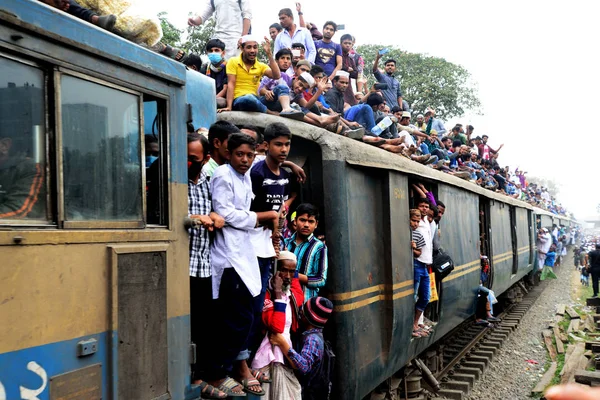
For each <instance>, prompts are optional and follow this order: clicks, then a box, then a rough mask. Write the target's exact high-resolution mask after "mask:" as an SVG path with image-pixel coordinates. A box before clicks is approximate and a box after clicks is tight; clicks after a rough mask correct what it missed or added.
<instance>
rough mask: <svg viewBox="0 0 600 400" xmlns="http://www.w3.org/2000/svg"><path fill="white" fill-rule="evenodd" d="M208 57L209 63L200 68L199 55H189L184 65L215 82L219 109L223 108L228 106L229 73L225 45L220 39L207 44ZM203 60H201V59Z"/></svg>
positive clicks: (184, 60)
mask: <svg viewBox="0 0 600 400" xmlns="http://www.w3.org/2000/svg"><path fill="white" fill-rule="evenodd" d="M205 49H206V55H207V57H208V62H206V63H202V62H201V63H200V66H199V67H198V63H197V61H196V60H197V59H200V57H199V56H198V55H197V54H189V55H187V56H186V57H184V59H183V61H182V62H183V63H184V64H185V65H187V66H188V67H190V68H191V69H194V70H196V71H198V72H200V73H201V74H204V75H206V76H208V77H210V78H212V79H214V80H215V92H216V95H217V108H223V107H225V106H226V105H227V100H226V99H225V98H226V97H227V72H226V68H225V67H226V65H227V62H226V61H225V43H224V42H223V41H222V40H220V39H210V40H209V41H208V42H206V46H205ZM200 60H201V59H200Z"/></svg>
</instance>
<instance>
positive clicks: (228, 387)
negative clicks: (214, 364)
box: [217, 377, 246, 397]
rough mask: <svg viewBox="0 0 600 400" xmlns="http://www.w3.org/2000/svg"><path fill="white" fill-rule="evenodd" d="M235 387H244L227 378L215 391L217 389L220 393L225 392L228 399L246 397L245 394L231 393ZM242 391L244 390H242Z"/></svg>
mask: <svg viewBox="0 0 600 400" xmlns="http://www.w3.org/2000/svg"><path fill="white" fill-rule="evenodd" d="M237 386H242V387H244V386H243V385H241V384H240V383H239V382H238V381H236V380H235V379H232V378H230V377H227V378H225V380H224V381H223V382H221V384H220V385H219V386H217V389H219V390H220V391H222V392H225V393H226V394H227V396H228V397H246V393H237V392H234V391H233V389H234V388H235V387H237ZM244 390H246V389H245V388H244Z"/></svg>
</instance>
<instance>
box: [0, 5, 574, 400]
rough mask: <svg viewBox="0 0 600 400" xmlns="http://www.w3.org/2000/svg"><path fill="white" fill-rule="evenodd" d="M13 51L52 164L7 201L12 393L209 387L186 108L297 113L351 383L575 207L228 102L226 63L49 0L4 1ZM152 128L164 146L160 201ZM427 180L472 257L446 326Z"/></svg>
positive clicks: (352, 392)
mask: <svg viewBox="0 0 600 400" xmlns="http://www.w3.org/2000/svg"><path fill="white" fill-rule="evenodd" d="M0 70H1V71H2V74H0V116H1V118H0V142H1V141H2V138H3V137H4V136H6V135H12V137H11V138H12V139H13V142H14V143H18V144H19V145H20V149H21V152H20V154H21V156H22V157H24V159H27V160H28V161H27V162H28V163H29V165H31V167H32V168H33V170H34V171H36V174H35V176H33V178H32V179H33V180H32V181H31V182H30V183H32V185H31V188H32V190H33V192H34V193H35V195H36V197H35V202H34V201H33V197H31V196H26V197H27V200H26V201H28V202H29V203H27V204H25V203H24V204H23V207H21V208H19V210H18V211H19V212H20V213H21V214H19V215H16V214H13V212H8V213H6V214H7V216H6V217H3V216H2V211H1V210H2V208H1V207H2V203H1V202H0V252H1V253H0V254H1V256H0V260H2V262H1V267H0V321H1V322H2V323H1V324H0V338H2V340H0V400H6V399H10V400H12V399H40V400H43V399H61V398H81V399H96V398H97V399H99V398H103V399H143V400H146V399H161V400H162V399H188V400H191V399H197V398H199V392H198V388H197V387H194V385H192V384H191V381H190V365H191V364H192V363H193V362H194V359H195V357H196V354H195V352H194V345H193V344H192V343H190V319H189V310H190V305H189V282H188V264H189V258H188V257H189V255H188V236H187V232H186V231H185V229H184V226H183V220H184V218H185V217H186V216H187V168H186V167H187V165H186V161H187V154H186V152H187V150H186V149H187V147H186V126H187V124H189V123H191V124H193V125H194V126H195V127H196V128H200V127H205V128H208V127H209V126H210V125H211V124H212V123H213V122H215V121H216V120H218V119H225V120H228V121H230V122H232V123H234V124H236V125H254V126H257V127H258V128H260V129H262V128H264V127H266V126H267V125H268V124H270V123H272V122H276V121H278V122H284V123H286V124H287V125H288V126H289V128H290V129H291V131H292V132H293V139H292V150H291V153H290V160H291V161H293V162H295V163H296V164H298V165H301V166H303V168H304V170H305V171H306V174H307V177H308V179H307V182H306V183H305V184H303V185H302V186H301V190H300V193H299V195H298V200H297V201H298V202H311V203H313V204H315V205H316V206H318V207H319V209H320V210H321V214H322V217H321V221H320V228H321V229H322V230H323V232H324V235H325V237H326V242H327V246H328V251H329V276H328V282H327V286H326V288H325V290H324V293H326V295H327V297H329V298H330V299H331V300H332V302H333V304H334V307H335V308H334V314H333V317H332V319H331V321H330V322H329V325H330V326H329V327H328V328H327V332H326V334H327V336H328V338H329V339H330V340H331V341H332V342H333V344H334V349H335V353H336V367H335V370H336V374H335V380H334V382H333V387H334V398H339V399H363V398H368V397H369V396H371V395H372V394H373V393H374V392H375V391H376V390H378V388H379V387H380V386H381V384H382V383H384V382H385V381H386V380H388V379H389V378H390V377H393V376H394V375H395V374H397V373H398V371H400V370H402V369H403V368H404V367H405V366H406V365H408V364H409V363H410V362H411V360H413V359H415V358H419V357H421V356H422V354H424V352H426V351H428V350H430V349H433V348H435V345H436V343H438V342H439V341H440V340H441V339H442V338H443V337H444V336H446V335H447V334H448V333H450V332H451V331H452V330H453V329H455V328H456V327H457V326H459V325H460V324H462V323H464V321H466V320H468V319H469V318H470V317H472V316H473V315H474V313H475V301H476V293H477V290H478V286H479V270H480V251H481V248H482V244H481V242H480V239H481V238H482V237H483V238H485V250H486V253H487V254H488V256H489V259H490V261H491V271H492V272H491V277H490V281H491V284H490V287H491V289H493V290H494V292H495V293H496V295H497V296H501V295H503V294H509V293H510V292H511V291H512V290H514V288H515V286H516V285H518V283H519V282H520V281H522V280H524V279H530V277H531V276H532V273H533V271H534V269H535V259H536V257H535V238H536V228H538V227H540V226H544V227H551V226H552V225H555V224H556V225H563V226H574V225H575V224H576V221H574V220H572V219H570V218H567V217H564V216H557V215H553V214H551V213H549V212H547V211H544V210H541V209H537V208H534V207H532V206H530V205H529V204H526V203H523V202H521V201H517V200H514V199H512V198H509V197H507V196H503V195H499V194H496V193H494V192H491V191H489V190H485V189H483V188H480V187H478V186H476V185H474V184H471V183H469V182H467V181H465V180H462V179H459V178H456V177H454V176H450V175H448V174H444V173H441V172H439V171H436V170H433V169H431V168H428V167H425V166H423V165H420V164H418V163H415V162H411V161H410V160H408V159H405V158H403V157H400V156H398V155H394V154H391V153H387V152H385V151H382V150H380V149H377V148H375V147H373V146H370V145H367V144H364V143H361V142H358V141H355V140H351V139H348V138H345V137H342V136H339V135H335V134H331V133H330V132H327V131H325V130H323V129H321V128H317V127H314V126H311V125H308V124H305V123H302V122H297V121H290V120H284V119H282V118H279V117H277V116H271V115H262V114H255V113H242V112H226V113H221V114H218V115H217V113H216V101H215V98H214V83H213V81H212V80H211V79H209V78H207V77H204V76H202V75H200V74H198V73H197V72H195V71H188V70H186V68H185V67H184V66H183V65H182V64H180V63H177V62H175V61H173V60H170V59H168V58H166V57H164V56H161V55H158V54H156V53H153V52H152V51H150V50H148V49H145V48H143V47H141V46H138V45H135V44H133V43H130V42H128V41H126V40H124V39H122V38H119V37H117V36H115V35H113V34H111V33H108V32H106V31H103V30H101V29H98V28H96V27H94V26H91V25H90V24H86V23H84V22H82V21H80V20H77V19H75V18H73V17H71V16H69V15H66V14H65V13H62V12H61V11H59V10H56V9H54V8H51V7H48V6H46V5H45V4H43V3H41V2H38V1H33V0H4V1H3V2H2V4H1V5H0ZM23 110H25V111H24V112H23ZM15 127H18V129H19V131H18V135H15V133H14V132H13V131H14V130H15V129H17V128H15ZM7 131H10V132H8V133H7ZM148 135H151V136H153V137H154V138H155V141H156V143H158V153H157V156H158V160H157V161H155V162H159V163H160V164H159V175H158V177H157V179H158V180H159V183H160V184H159V187H160V191H159V192H160V193H159V201H158V204H153V207H152V208H153V209H155V210H158V213H157V214H156V215H152V217H150V216H149V213H148V209H149V208H150V206H149V204H148V202H149V201H148V198H147V196H146V184H147V176H146V169H145V168H144V167H145V164H144V160H145V156H146V155H147V153H146V149H145V146H144V143H145V138H146V137H147V136H148ZM1 173H2V172H1V164H0V177H1ZM417 181H418V182H426V183H427V184H428V186H429V187H430V189H431V191H432V192H433V193H434V194H435V197H436V198H438V199H440V200H442V201H443V202H444V203H445V205H446V213H445V214H444V217H443V219H442V223H441V244H442V247H443V248H444V249H445V250H446V251H447V252H448V253H449V254H450V255H451V256H452V258H453V260H454V262H455V264H456V267H455V269H454V271H453V272H452V273H451V274H450V275H449V276H448V277H446V278H445V279H444V280H443V281H442V282H441V285H440V301H439V302H438V304H437V305H436V322H437V326H436V328H435V330H434V333H433V334H432V335H431V336H429V337H427V338H421V339H419V340H411V332H412V319H413V316H414V297H413V295H414V293H413V268H412V253H411V251H410V245H409V243H410V240H411V236H410V234H411V233H410V229H409V225H408V219H409V218H408V211H409V207H410V185H411V184H412V183H415V182H417ZM33 183H35V185H34V184H33ZM34 189H35V190H34ZM25 194H26V195H27V193H25ZM31 194H32V193H31V191H30V193H29V195H31ZM34 206H35V207H34ZM17 216H18V217H19V218H17ZM78 396H79V397H78ZM249 397H250V396H249Z"/></svg>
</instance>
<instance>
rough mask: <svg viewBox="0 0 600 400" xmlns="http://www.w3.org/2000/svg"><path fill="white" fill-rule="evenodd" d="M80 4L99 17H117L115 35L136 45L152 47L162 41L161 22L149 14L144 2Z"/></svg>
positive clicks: (83, 0)
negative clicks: (110, 15)
mask: <svg viewBox="0 0 600 400" xmlns="http://www.w3.org/2000/svg"><path fill="white" fill-rule="evenodd" d="M78 3H79V4H80V5H81V6H82V7H86V8H89V9H91V10H93V11H95V12H96V13H97V14H98V15H109V14H114V15H116V16H117V23H116V24H115V28H114V31H115V33H116V34H118V35H119V36H122V37H124V38H126V39H128V40H131V41H132V42H134V43H137V44H142V45H146V46H149V47H151V46H154V45H155V44H157V43H158V42H159V41H160V39H162V36H163V32H162V28H161V26H160V21H159V19H158V17H156V16H155V15H152V14H151V13H150V12H148V10H147V7H146V8H145V7H144V1H143V0H78Z"/></svg>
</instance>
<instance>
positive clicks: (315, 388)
mask: <svg viewBox="0 0 600 400" xmlns="http://www.w3.org/2000/svg"><path fill="white" fill-rule="evenodd" d="M312 335H316V336H317V337H318V338H319V339H320V341H321V342H322V343H323V358H322V360H321V362H320V363H319V365H318V366H316V368H314V369H313V370H312V371H311V372H310V374H309V375H308V376H307V377H306V379H305V380H304V382H303V383H304V384H303V385H302V400H329V396H330V395H331V387H332V384H331V379H332V378H333V369H334V367H335V353H334V352H333V347H332V346H331V343H330V342H329V341H328V340H325V338H324V337H323V333H321V332H318V333H313V334H312Z"/></svg>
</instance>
